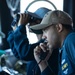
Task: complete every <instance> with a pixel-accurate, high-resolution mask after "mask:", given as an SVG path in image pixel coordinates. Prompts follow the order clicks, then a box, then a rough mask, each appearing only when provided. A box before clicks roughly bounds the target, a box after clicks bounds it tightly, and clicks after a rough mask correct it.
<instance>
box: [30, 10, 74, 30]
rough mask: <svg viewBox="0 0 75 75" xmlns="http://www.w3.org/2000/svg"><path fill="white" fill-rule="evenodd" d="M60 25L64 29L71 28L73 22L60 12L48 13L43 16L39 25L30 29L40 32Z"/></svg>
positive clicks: (66, 14) (68, 16)
mask: <svg viewBox="0 0 75 75" xmlns="http://www.w3.org/2000/svg"><path fill="white" fill-rule="evenodd" d="M59 23H60V24H62V25H63V26H64V27H69V28H72V27H73V21H72V18H71V17H70V15H69V14H68V13H66V12H64V11H61V10H54V11H49V12H47V13H46V15H45V16H44V18H43V20H42V22H41V23H40V24H37V25H34V26H30V28H31V29H34V30H40V29H43V28H46V27H48V26H50V25H54V24H59Z"/></svg>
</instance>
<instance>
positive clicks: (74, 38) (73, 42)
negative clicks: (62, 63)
mask: <svg viewBox="0 0 75 75" xmlns="http://www.w3.org/2000/svg"><path fill="white" fill-rule="evenodd" d="M66 48H67V49H66V50H67V54H68V57H69V59H70V60H71V62H72V64H73V65H75V34H73V35H71V36H69V37H68V39H67V40H66ZM74 67H75V66H74Z"/></svg>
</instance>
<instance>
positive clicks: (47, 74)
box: [41, 67, 54, 75]
mask: <svg viewBox="0 0 75 75" xmlns="http://www.w3.org/2000/svg"><path fill="white" fill-rule="evenodd" d="M41 75H54V74H53V72H52V71H51V70H50V68H49V67H47V68H46V69H45V70H44V71H43V72H42V73H41Z"/></svg>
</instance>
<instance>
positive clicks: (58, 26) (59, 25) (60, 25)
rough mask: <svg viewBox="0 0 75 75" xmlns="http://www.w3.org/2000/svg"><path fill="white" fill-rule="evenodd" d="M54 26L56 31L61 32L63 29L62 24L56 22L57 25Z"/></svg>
mask: <svg viewBox="0 0 75 75" xmlns="http://www.w3.org/2000/svg"><path fill="white" fill-rule="evenodd" d="M56 28H57V31H58V32H61V31H62V30H63V26H62V24H57V25H56Z"/></svg>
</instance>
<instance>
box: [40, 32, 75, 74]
mask: <svg viewBox="0 0 75 75" xmlns="http://www.w3.org/2000/svg"><path fill="white" fill-rule="evenodd" d="M59 51H61V52H60V56H59V57H60V58H59V59H60V60H59V63H60V64H59V74H58V75H75V32H72V33H70V34H69V35H68V36H67V37H66V39H65V41H64V43H63V46H62V48H61V49H60V50H59ZM50 73H51V70H50V68H49V67H47V68H46V69H45V70H44V71H43V72H42V74H41V75H50Z"/></svg>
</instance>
